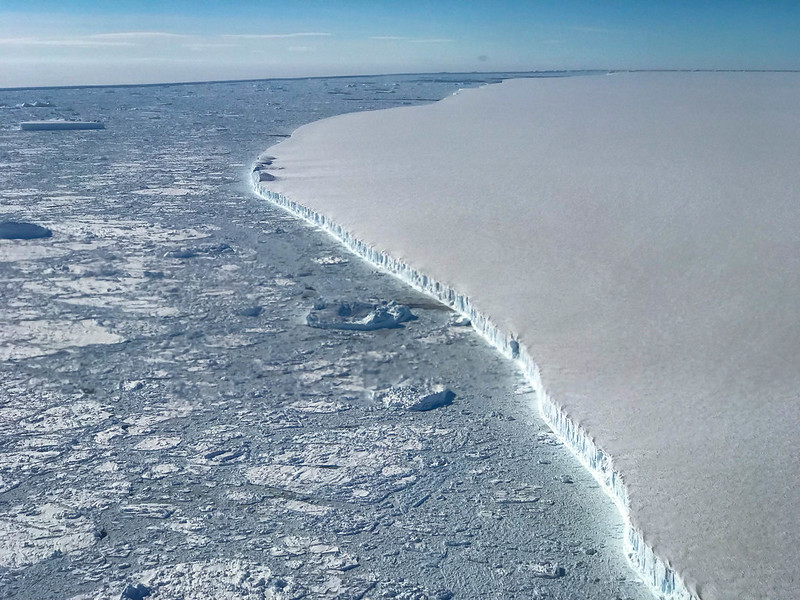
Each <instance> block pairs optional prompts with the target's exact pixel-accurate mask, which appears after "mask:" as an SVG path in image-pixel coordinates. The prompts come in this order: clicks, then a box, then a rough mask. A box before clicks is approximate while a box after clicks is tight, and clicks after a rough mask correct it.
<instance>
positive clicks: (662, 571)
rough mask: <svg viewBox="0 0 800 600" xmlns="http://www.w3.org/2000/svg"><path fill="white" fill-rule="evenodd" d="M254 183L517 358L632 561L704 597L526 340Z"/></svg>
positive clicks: (656, 583) (681, 594) (659, 580)
mask: <svg viewBox="0 0 800 600" xmlns="http://www.w3.org/2000/svg"><path fill="white" fill-rule="evenodd" d="M253 186H254V190H255V192H256V194H258V195H259V196H261V197H263V198H265V199H266V200H268V201H270V202H271V203H273V204H275V205H276V206H279V207H281V208H283V209H285V210H287V211H288V212H290V213H291V214H293V215H295V216H298V217H300V218H302V219H303V220H305V221H307V222H308V223H310V224H312V225H314V226H317V227H319V228H320V229H322V230H323V231H325V232H327V233H328V234H330V235H331V236H332V237H334V238H335V239H336V240H338V241H339V242H341V243H342V244H343V245H344V246H345V247H346V248H347V249H349V250H350V251H351V252H353V253H354V254H356V255H358V256H360V257H361V258H363V259H365V260H366V261H368V262H369V263H371V264H373V265H375V266H376V267H378V268H380V269H382V270H384V271H386V272H387V273H389V274H391V275H393V276H395V277H397V278H398V279H400V280H401V281H403V282H404V283H407V284H408V285H410V286H412V287H413V288H415V289H417V290H419V291H421V292H424V293H425V294H428V295H429V296H431V297H432V298H434V299H436V300H438V301H439V302H442V303H443V304H445V305H447V306H449V307H451V308H452V309H453V310H455V311H456V312H458V313H460V314H461V315H463V316H465V317H467V318H468V319H469V320H470V322H471V323H472V326H473V328H474V329H475V330H476V331H477V332H478V333H479V334H480V335H481V336H482V337H483V338H484V339H486V340H487V341H488V342H489V343H490V344H491V345H492V346H494V347H495V348H496V349H497V350H499V351H500V352H501V353H502V354H503V355H504V356H505V357H507V358H509V359H511V360H515V361H516V362H517V364H518V365H519V367H520V369H521V370H522V372H523V374H524V375H525V377H526V378H527V379H528V381H529V383H530V384H531V386H532V387H533V389H534V391H535V392H536V397H537V400H538V406H539V412H540V413H541V416H542V418H543V419H544V420H545V422H546V423H547V424H548V425H549V426H550V427H551V429H552V430H553V431H554V432H555V434H556V435H557V436H558V437H559V438H560V439H561V440H562V441H563V442H564V444H565V445H566V446H567V447H568V448H569V449H570V450H571V451H572V452H573V453H574V454H575V456H576V457H577V458H578V460H579V461H580V462H581V464H583V465H584V466H585V467H586V468H587V469H588V470H589V472H591V473H592V475H593V476H594V478H595V479H596V480H597V481H598V482H599V483H600V485H601V486H602V488H603V490H605V492H606V493H607V494H608V495H609V497H610V498H611V499H612V500H613V501H614V503H615V504H616V506H617V508H618V510H619V512H620V515H621V516H622V519H623V521H624V524H625V532H626V533H625V545H626V547H625V548H624V552H626V554H627V557H628V560H629V562H630V564H631V566H632V567H633V568H634V569H635V570H636V571H637V572H638V573H639V575H640V577H641V578H642V579H643V580H644V581H645V582H646V583H647V584H648V585H649V586H650V587H651V588H652V589H653V590H654V591H655V592H656V593H657V594H658V596H659V597H661V598H663V599H664V600H692V599H696V598H699V596H698V595H696V594H692V593H691V592H690V591H689V590H688V589H687V586H686V585H685V584H684V582H683V581H682V580H681V578H680V576H679V575H678V574H677V573H676V572H675V571H674V570H673V569H672V568H671V567H670V565H669V564H667V563H666V562H665V561H663V560H662V559H661V558H660V557H659V556H658V555H657V554H656V553H655V552H654V551H653V549H652V547H651V546H650V545H648V543H647V542H646V541H645V539H644V536H643V534H642V532H641V531H640V530H639V529H638V528H637V527H635V525H634V524H633V523H632V522H631V518H630V505H629V502H628V492H627V489H626V487H625V482H624V480H623V477H622V475H621V474H620V473H619V471H617V470H616V469H615V467H614V463H613V460H612V458H611V456H609V455H608V454H607V453H606V452H604V451H603V449H602V448H600V447H599V446H598V445H597V444H596V443H595V442H594V440H593V439H592V438H591V436H589V434H588V433H587V432H586V431H585V430H584V429H583V428H582V427H581V426H580V425H578V424H577V423H576V422H574V421H573V420H571V419H570V417H569V415H568V414H567V413H566V411H565V410H564V409H563V408H562V407H560V406H559V405H558V403H557V402H556V401H554V400H553V398H551V397H550V394H549V393H548V392H547V389H546V388H545V386H544V383H543V381H542V377H541V373H540V370H539V367H538V366H537V364H536V362H535V361H534V359H533V357H531V355H530V353H529V352H528V350H527V348H525V346H524V345H520V344H519V342H518V341H517V340H516V339H515V337H514V335H513V334H512V333H510V332H506V331H502V330H501V329H500V328H499V327H498V326H497V325H495V323H494V322H493V321H492V320H491V319H490V318H489V317H488V316H487V315H484V314H483V313H482V312H481V311H480V310H478V308H477V307H476V306H475V305H474V304H473V303H472V301H471V300H470V298H469V297H467V296H466V295H464V294H460V293H459V292H458V291H457V290H454V289H452V288H451V287H449V286H447V285H444V284H442V283H441V282H439V281H436V280H435V279H433V278H431V277H430V276H428V275H426V274H424V273H421V272H419V271H418V270H416V269H414V268H412V267H410V266H409V265H407V264H405V263H403V262H402V261H400V260H398V259H397V258H395V257H393V256H391V255H389V254H387V253H386V252H382V251H380V250H377V249H376V248H374V247H372V246H370V245H369V244H367V243H365V242H364V241H362V240H359V239H357V238H355V237H354V236H353V235H351V234H350V232H348V231H347V230H346V229H344V228H343V227H342V226H341V225H339V224H337V223H335V222H333V221H332V220H331V219H329V218H328V217H326V216H325V215H322V214H320V213H319V212H317V211H314V210H312V209H310V208H308V207H306V206H303V205H302V204H299V203H297V202H294V201H292V200H290V199H289V198H287V197H286V196H284V195H282V194H278V193H275V192H273V191H270V190H269V189H267V188H266V187H265V186H264V185H263V182H262V181H260V177H259V173H258V170H254V173H253Z"/></svg>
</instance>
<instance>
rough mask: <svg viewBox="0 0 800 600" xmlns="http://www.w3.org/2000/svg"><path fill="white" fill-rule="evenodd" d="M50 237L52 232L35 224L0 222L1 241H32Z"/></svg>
mask: <svg viewBox="0 0 800 600" xmlns="http://www.w3.org/2000/svg"><path fill="white" fill-rule="evenodd" d="M52 235H53V232H52V231H50V230H49V229H47V227H42V226H41V225H36V224H35V223H24V222H18V221H0V239H2V240H33V239H36V238H48V237H50V236H52Z"/></svg>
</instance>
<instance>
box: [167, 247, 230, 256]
mask: <svg viewBox="0 0 800 600" xmlns="http://www.w3.org/2000/svg"><path fill="white" fill-rule="evenodd" d="M223 252H233V248H231V247H230V246H229V245H228V244H213V245H206V246H195V247H193V248H181V249H180V250H170V251H169V252H167V253H165V254H164V257H165V258H194V257H196V256H199V255H201V254H208V255H213V254H222V253H223Z"/></svg>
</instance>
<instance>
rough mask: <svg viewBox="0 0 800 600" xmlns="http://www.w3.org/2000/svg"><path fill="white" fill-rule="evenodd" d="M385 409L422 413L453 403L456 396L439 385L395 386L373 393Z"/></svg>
mask: <svg viewBox="0 0 800 600" xmlns="http://www.w3.org/2000/svg"><path fill="white" fill-rule="evenodd" d="M375 397H376V398H377V399H378V400H380V401H381V402H383V404H384V406H386V407H387V408H399V409H403V410H411V411H417V412H422V411H426V410H433V409H435V408H440V407H442V406H447V405H449V404H452V403H453V398H455V397H456V395H455V394H454V393H453V392H452V391H451V390H449V389H447V388H446V387H444V386H443V385H440V384H433V385H431V384H423V385H413V384H410V385H396V386H392V387H390V388H389V389H388V390H384V391H380V392H376V393H375Z"/></svg>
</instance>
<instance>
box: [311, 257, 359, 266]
mask: <svg viewBox="0 0 800 600" xmlns="http://www.w3.org/2000/svg"><path fill="white" fill-rule="evenodd" d="M311 260H313V261H314V262H315V263H317V264H318V265H323V266H327V265H346V264H347V263H348V262H350V261H348V260H347V259H346V258H342V257H341V256H333V255H329V256H320V257H318V258H312V259H311Z"/></svg>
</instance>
